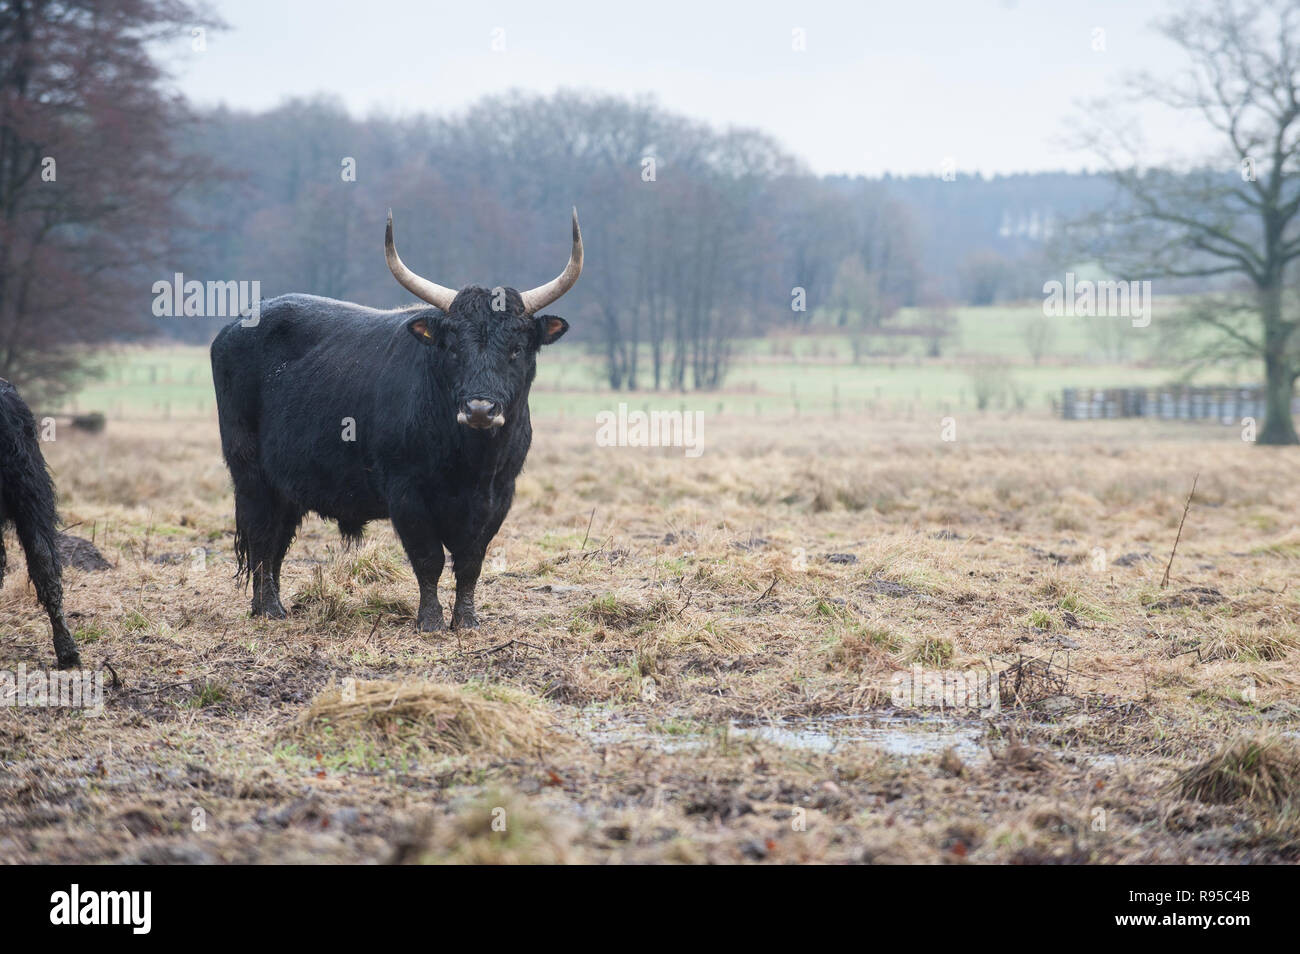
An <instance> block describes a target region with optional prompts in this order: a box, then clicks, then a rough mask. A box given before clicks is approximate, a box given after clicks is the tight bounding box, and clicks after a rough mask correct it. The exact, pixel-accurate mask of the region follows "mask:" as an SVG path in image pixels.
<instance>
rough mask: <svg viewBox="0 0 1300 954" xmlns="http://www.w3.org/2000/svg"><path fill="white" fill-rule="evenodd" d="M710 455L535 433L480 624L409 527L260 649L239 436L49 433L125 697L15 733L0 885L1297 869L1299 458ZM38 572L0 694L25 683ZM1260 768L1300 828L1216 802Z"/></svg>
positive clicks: (345, 557) (376, 535)
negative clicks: (249, 588)
mask: <svg viewBox="0 0 1300 954" xmlns="http://www.w3.org/2000/svg"><path fill="white" fill-rule="evenodd" d="M709 423H710V425H711V426H710V427H709V429H708V431H707V433H706V437H707V443H706V444H705V447H704V452H703V454H702V455H701V456H700V457H698V458H695V459H691V458H688V457H686V456H685V455H684V454H683V453H682V451H681V450H671V449H643V448H618V447H597V446H596V443H595V440H594V433H595V427H594V424H592V423H590V422H587V421H573V420H571V419H570V420H568V421H566V420H563V419H549V420H539V421H538V422H537V423H536V427H535V430H536V432H537V438H536V441H535V444H534V449H533V452H532V454H531V456H530V458H529V461H528V467H527V469H526V471H525V474H524V476H523V477H522V478H521V480H520V485H519V493H518V496H517V500H516V504H515V507H514V510H513V512H512V514H511V516H510V517H509V519H508V520H507V522H506V525H505V527H504V528H503V530H502V533H501V535H500V536H499V538H498V540H497V544H496V545H495V546H494V548H493V550H492V551H491V552H490V556H489V564H490V566H489V568H488V569H486V570H485V573H484V578H483V580H482V582H481V585H480V588H479V607H480V615H481V617H482V620H483V624H484V625H483V626H482V627H481V628H480V629H477V630H474V631H469V632H460V633H446V634H436V635H421V634H417V633H416V632H415V631H414V628H413V609H414V605H415V602H416V589H415V583H414V578H413V576H412V575H411V572H410V570H409V567H408V566H407V564H406V562H405V559H404V557H403V556H402V554H401V551H400V548H399V547H398V546H397V543H396V541H395V538H394V537H393V535H392V532H391V530H390V529H389V528H388V526H387V525H386V524H376V525H373V526H372V527H371V528H370V531H369V532H368V535H367V540H366V543H365V544H363V546H362V547H361V548H359V549H354V550H351V551H344V550H343V549H342V547H341V545H340V543H339V539H338V536H337V533H336V532H335V530H334V528H333V527H332V526H331V525H328V524H325V523H323V522H322V521H319V520H317V519H315V518H312V519H311V520H309V521H308V522H306V523H305V524H304V525H303V528H302V531H301V533H300V535H299V538H298V540H297V542H296V543H295V544H294V547H293V549H292V550H291V551H290V555H289V560H288V562H287V563H286V567H285V584H284V595H285V601H286V605H290V606H291V607H292V613H291V618H290V619H289V620H288V621H286V622H267V621H261V620H252V619H250V618H249V617H248V595H247V594H246V593H244V592H242V591H241V590H240V589H239V588H238V587H237V586H236V584H235V582H234V580H233V569H234V567H233V562H232V561H233V555H232V547H231V542H232V528H233V522H232V521H233V503H232V498H231V495H230V492H229V485H228V478H227V475H226V473H225V470H224V466H223V464H222V462H221V459H220V455H219V447H218V442H217V436H216V427H215V423H214V422H211V421H195V422H172V423H148V424H145V423H134V424H133V423H127V422H110V424H109V427H108V429H107V430H106V432H105V433H103V434H101V435H84V434H76V433H73V432H71V431H66V432H65V431H61V432H60V433H59V439H58V440H57V441H56V442H54V443H52V444H47V445H45V450H46V454H47V457H48V459H49V462H50V464H51V467H52V468H53V470H54V472H55V475H56V479H57V482H58V484H59V488H60V493H61V511H62V515H63V517H64V520H65V522H66V524H68V526H69V531H70V532H71V533H72V534H74V535H77V536H80V537H84V538H87V539H93V540H94V543H95V545H96V546H97V547H98V548H99V550H100V551H101V552H102V553H103V555H104V557H105V558H106V560H107V561H108V564H109V565H110V566H109V568H108V569H102V570H94V569H84V570H83V569H76V568H69V569H68V570H67V572H66V588H67V606H68V610H69V616H70V620H69V622H70V625H71V626H72V628H73V630H74V631H75V633H76V635H77V638H78V640H79V642H80V644H81V647H82V656H83V659H84V660H85V662H86V664H87V666H88V667H91V668H92V669H99V670H100V671H102V672H103V673H104V674H105V676H106V678H107V679H108V682H109V683H110V684H109V685H108V686H107V688H106V689H105V698H104V706H103V711H102V714H100V715H98V716H96V715H92V714H89V713H87V712H85V711H81V710H71V709H68V708H32V707H17V706H7V707H4V708H0V858H2V859H4V860H5V861H9V862H36V861H47V862H72V861H77V862H127V861H133V862H195V863H203V862H361V863H387V862H456V861H482V862H512V861H525V862H569V861H572V862H613V863H623V862H744V861H754V862H809V861H811V862H936V863H944V862H947V863H970V862H1012V863H1017V862H1019V863H1040V862H1064V863H1115V862H1124V863H1135V862H1136V863H1142V862H1163V863H1182V862H1207V863H1212V862H1280V861H1294V860H1295V859H1296V858H1297V856H1298V855H1300V824H1297V817H1296V812H1295V810H1294V804H1296V803H1300V798H1297V801H1296V803H1293V802H1292V801H1290V799H1289V795H1287V792H1288V791H1291V792H1292V794H1294V791H1293V790H1289V789H1288V786H1289V785H1290V786H1293V785H1294V783H1295V776H1294V775H1290V774H1288V771H1289V770H1288V769H1286V768H1285V766H1287V765H1291V764H1292V763H1290V762H1287V759H1289V758H1290V753H1292V752H1293V751H1294V744H1295V739H1296V738H1297V732H1300V690H1298V688H1297V666H1296V663H1297V658H1298V657H1297V644H1298V640H1297V629H1296V626H1297V622H1300V602H1298V600H1297V597H1298V596H1300V590H1297V588H1296V586H1295V578H1294V577H1295V571H1296V569H1297V567H1298V566H1300V563H1298V562H1297V560H1298V558H1300V528H1298V527H1297V522H1296V514H1297V513H1300V481H1297V480H1296V474H1297V473H1300V450H1294V449H1288V450H1271V449H1264V448H1258V447H1254V446H1252V445H1249V444H1245V443H1243V442H1242V441H1240V440H1239V439H1238V437H1239V436H1238V432H1237V431H1236V430H1232V429H1222V430H1220V429H1218V428H1214V427H1203V426H1197V425H1178V426H1162V425H1158V424H1151V423H1128V422H1099V423H1096V424H1090V423H1077V424H1069V425H1064V424H1062V423H1061V422H1057V421H1050V420H1046V419H1036V418H1032V417H1025V416H1022V417H1012V418H1004V417H1001V416H998V415H993V414H989V415H986V416H976V415H971V416H970V418H969V419H967V420H963V421H961V422H959V431H958V434H959V440H957V441H955V442H948V441H943V440H941V439H940V438H941V431H940V426H939V423H938V421H935V422H933V423H934V426H933V427H931V426H930V425H929V423H927V422H919V421H899V422H896V423H894V424H878V423H871V422H868V421H865V420H863V421H852V420H847V419H841V420H830V419H826V420H812V419H802V420H799V419H792V420H787V421H775V420H765V421H762V422H759V421H725V420H723V421H716V422H715V421H710V422H709ZM1197 474H1199V479H1198V484H1197V492H1196V496H1195V499H1194V500H1193V502H1192V506H1191V509H1190V512H1189V514H1188V517H1187V522H1186V526H1185V527H1184V529H1183V531H1182V539H1181V542H1180V544H1179V547H1178V553H1177V556H1176V558H1175V559H1174V562H1173V566H1172V570H1171V573H1170V579H1169V582H1168V584H1167V585H1164V586H1162V585H1161V581H1162V577H1163V575H1164V572H1165V568H1166V564H1167V562H1168V560H1169V554H1170V548H1171V546H1172V545H1173V542H1174V538H1175V535H1176V533H1177V531H1178V525H1179V520H1180V518H1181V516H1182V512H1183V508H1184V503H1185V500H1186V497H1187V494H1188V490H1189V488H1190V486H1191V483H1192V479H1193V476H1194V475H1197ZM10 542H11V544H16V541H12V540H11V541H10ZM10 553H11V554H14V555H15V557H16V558H15V559H14V561H13V564H14V565H13V566H12V567H11V570H12V572H11V574H10V578H9V579H8V581H7V582H6V583H5V586H4V588H3V590H0V669H4V670H7V671H10V672H16V671H17V669H18V667H19V666H20V665H21V666H25V667H27V668H28V669H39V668H40V667H42V666H49V665H51V664H52V662H53V652H52V648H51V644H50V636H49V628H48V625H47V623H46V622H45V620H44V618H43V616H42V614H41V613H40V610H39V607H38V606H37V605H36V603H35V600H34V594H33V592H32V590H31V587H30V585H28V584H27V582H26V579H25V573H24V568H23V566H22V559H21V556H20V551H19V550H18V549H17V547H16V545H12V546H11V548H10ZM450 572H451V571H450V568H448V570H447V575H446V576H445V577H444V581H445V584H446V583H450V581H451V577H450ZM444 593H445V594H446V595H447V596H448V597H449V596H450V593H451V587H450V586H448V585H445V586H444ZM101 667H102V668H101ZM914 667H920V671H921V672H922V673H923V674H924V673H944V672H948V673H961V674H968V673H976V674H980V673H993V672H997V673H1003V676H1002V681H1001V683H1000V691H999V693H998V701H999V707H1000V711H996V712H989V711H979V710H977V709H972V708H966V707H961V706H958V707H956V708H954V706H953V705H952V704H951V703H952V702H953V699H952V697H949V698H947V699H946V700H943V701H944V702H945V704H944V705H942V706H939V705H912V704H904V705H898V704H896V703H897V702H898V699H897V698H896V697H895V692H894V690H895V689H896V686H897V680H898V679H899V678H900V677H910V675H911V674H912V673H913V672H915V671H916V670H915V669H914ZM1006 671H1009V672H1010V675H1007V674H1006ZM114 673H115V674H116V676H117V677H118V679H119V681H120V685H118V686H113V685H111V682H112V675H113V674H114ZM1017 676H1018V679H1017V678H1016V677H1017ZM1008 685H1013V686H1014V690H1013V691H1010V692H1009V691H1008V689H1007V687H1008ZM904 701H906V700H904ZM922 701H924V700H922ZM930 701H931V702H936V701H940V700H935V699H931V700H930ZM983 702H985V703H987V702H989V700H988V699H984V700H983ZM1233 740H1247V742H1249V740H1263V742H1262V744H1264V745H1266V746H1271V747H1272V748H1270V749H1269V751H1270V752H1273V753H1275V754H1274V756H1272V757H1273V758H1275V761H1276V760H1277V759H1280V760H1281V761H1280V763H1278V764H1282V765H1283V766H1284V768H1283V769H1282V770H1279V772H1277V773H1275V775H1276V779H1275V780H1274V781H1276V784H1277V785H1280V786H1281V790H1282V792H1283V796H1282V797H1280V798H1279V797H1271V796H1268V794H1267V793H1265V795H1263V796H1261V795H1260V794H1259V792H1260V791H1262V789H1260V788H1259V787H1251V786H1246V787H1245V788H1244V789H1242V790H1240V791H1236V790H1231V787H1229V790H1227V791H1226V792H1223V791H1220V792H1218V793H1217V794H1215V793H1214V792H1211V791H1210V790H1208V789H1193V788H1189V786H1188V784H1187V780H1188V779H1189V778H1191V777H1192V776H1191V774H1190V773H1191V772H1192V770H1193V769H1195V768H1196V767H1197V766H1198V765H1204V764H1209V763H1208V760H1212V759H1213V758H1215V757H1216V752H1217V751H1218V750H1219V749H1220V747H1221V746H1223V745H1224V744H1225V743H1230V742H1232V741H1233ZM1276 753H1281V755H1280V756H1279V755H1277V754H1276ZM1219 757H1220V758H1221V757H1222V756H1219ZM1238 768H1240V766H1239V767H1238ZM1247 770H1248V768H1247V769H1242V771H1247ZM1277 779H1280V781H1277ZM1275 787H1276V786H1275Z"/></svg>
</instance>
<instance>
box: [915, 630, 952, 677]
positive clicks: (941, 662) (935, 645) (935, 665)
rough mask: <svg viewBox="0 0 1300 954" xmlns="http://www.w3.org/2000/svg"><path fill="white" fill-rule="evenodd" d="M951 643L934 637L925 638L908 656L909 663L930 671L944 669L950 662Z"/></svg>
mask: <svg viewBox="0 0 1300 954" xmlns="http://www.w3.org/2000/svg"><path fill="white" fill-rule="evenodd" d="M952 657H953V648H952V641H951V640H948V639H942V638H939V637H935V636H926V637H925V638H924V639H922V640H920V641H919V642H917V643H916V644H915V645H914V646H913V647H912V651H911V652H910V653H909V654H908V659H909V661H910V662H914V663H918V664H920V665H922V666H928V667H930V668H931V669H944V668H947V666H948V664H949V663H951V662H952Z"/></svg>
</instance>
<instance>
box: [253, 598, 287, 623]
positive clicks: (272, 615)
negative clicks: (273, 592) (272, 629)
mask: <svg viewBox="0 0 1300 954" xmlns="http://www.w3.org/2000/svg"><path fill="white" fill-rule="evenodd" d="M288 615H289V614H288V613H286V612H285V611H284V606H282V605H281V603H280V601H279V600H276V601H275V602H274V603H261V604H259V603H254V604H253V616H254V617H255V618H256V617H258V616H262V617H265V618H266V619H285V618H287V617H288Z"/></svg>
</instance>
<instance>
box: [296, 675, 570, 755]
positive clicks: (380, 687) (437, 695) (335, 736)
mask: <svg viewBox="0 0 1300 954" xmlns="http://www.w3.org/2000/svg"><path fill="white" fill-rule="evenodd" d="M550 722H551V719H550V716H549V715H548V714H547V713H546V711H545V709H544V708H543V706H542V704H541V702H540V701H539V700H538V699H536V698H534V697H533V696H530V695H528V694H527V693H525V692H523V691H522V690H518V689H513V688H509V687H506V686H500V685H496V686H487V685H478V684H471V685H468V686H452V685H447V684H444V683H436V682H423V681H415V680H411V681H388V680H371V681H367V680H359V681H349V682H348V683H346V684H344V685H342V686H333V687H331V688H329V689H326V690H325V691H324V692H322V693H321V694H320V695H318V696H317V697H316V699H315V700H314V701H313V702H312V704H311V706H310V707H308V709H307V710H306V711H305V712H304V713H303V714H302V715H301V716H300V717H299V719H298V721H297V723H296V724H295V725H294V726H293V728H292V730H291V734H293V735H294V736H297V737H299V738H304V739H307V738H310V739H312V740H313V741H318V742H325V743H331V742H332V743H334V744H347V743H349V742H353V741H356V740H357V739H364V740H369V741H374V742H377V743H380V744H386V745H391V744H396V745H398V746H400V747H404V748H413V749H418V750H423V751H429V752H435V753H438V754H442V755H467V754H474V753H486V754H490V755H495V756H499V757H502V758H506V757H511V756H516V755H522V754H529V755H535V754H536V753H538V752H539V751H542V750H545V749H549V748H552V747H553V746H554V745H555V743H556V736H555V733H553V732H552V731H550V728H549V726H550Z"/></svg>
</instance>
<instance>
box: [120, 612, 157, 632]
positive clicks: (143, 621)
mask: <svg viewBox="0 0 1300 954" xmlns="http://www.w3.org/2000/svg"><path fill="white" fill-rule="evenodd" d="M151 626H153V620H151V619H149V617H147V616H145V615H144V614H143V613H141V612H140V611H139V610H130V611H128V612H127V613H125V614H124V615H123V616H122V628H123V629H124V630H126V631H127V632H128V633H140V632H144V631H145V630H146V629H148V628H149V627H151Z"/></svg>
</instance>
